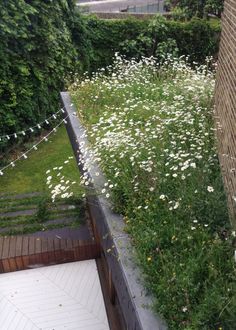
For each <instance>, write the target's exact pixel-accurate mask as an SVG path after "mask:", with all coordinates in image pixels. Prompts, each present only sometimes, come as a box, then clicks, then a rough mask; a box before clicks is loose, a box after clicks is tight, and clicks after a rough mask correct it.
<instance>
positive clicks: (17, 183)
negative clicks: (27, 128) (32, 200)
mask: <svg viewBox="0 0 236 330" xmlns="http://www.w3.org/2000/svg"><path fill="white" fill-rule="evenodd" d="M70 156H73V151H72V148H71V145H70V142H69V139H68V136H67V133H66V129H65V128H64V127H60V128H59V129H58V130H57V132H56V133H55V134H53V135H52V136H51V137H50V139H49V141H48V142H42V143H41V144H40V146H39V147H38V150H37V151H32V152H31V153H30V154H29V156H28V158H27V159H25V160H19V161H18V162H16V166H15V167H14V168H8V169H7V170H6V171H5V172H4V175H3V176H0V194H4V195H8V194H10V195H12V194H22V193H29V192H48V190H47V185H46V179H47V176H48V175H47V174H46V171H47V170H49V169H50V170H52V169H53V168H54V167H58V166H62V165H64V167H63V169H62V170H61V171H60V172H61V174H62V175H65V178H66V179H68V180H71V181H76V182H80V174H79V170H78V168H77V165H76V162H75V161H74V159H71V160H70V161H69V163H67V164H64V161H66V159H67V158H68V157H70ZM73 191H74V193H76V194H77V193H80V192H81V190H80V187H79V184H78V185H77V184H76V185H74V187H73Z"/></svg>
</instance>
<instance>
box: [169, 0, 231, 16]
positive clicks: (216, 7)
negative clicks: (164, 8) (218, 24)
mask: <svg viewBox="0 0 236 330" xmlns="http://www.w3.org/2000/svg"><path fill="white" fill-rule="evenodd" d="M168 3H169V4H170V6H171V8H172V9H173V8H180V9H182V10H183V11H184V12H186V15H187V17H188V18H192V17H193V16H197V17H200V18H203V17H204V16H206V15H208V14H213V15H216V16H218V17H220V16H221V13H222V11H223V3H224V0H167V4H168Z"/></svg>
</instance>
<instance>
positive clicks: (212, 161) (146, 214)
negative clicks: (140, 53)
mask: <svg viewBox="0 0 236 330" xmlns="http://www.w3.org/2000/svg"><path fill="white" fill-rule="evenodd" d="M208 64H209V63H208ZM214 84H215V78H214V74H213V73H212V72H210V71H209V69H208V66H201V67H197V68H195V69H193V68H191V67H190V66H189V65H188V64H187V63H186V62H185V61H184V60H173V59H171V58H169V59H167V60H165V62H164V63H162V64H159V63H157V62H156V60H155V59H153V58H149V59H147V58H143V59H142V61H140V62H136V61H135V60H132V61H126V60H124V59H122V58H120V57H119V56H117V57H116V59H115V62H114V66H110V67H108V68H106V69H102V70H101V71H99V72H97V73H94V74H93V75H92V77H91V78H88V77H84V78H83V79H81V80H78V81H76V82H75V83H74V84H73V85H72V86H71V94H72V97H73V102H74V103H75V104H76V106H77V108H78V113H79V116H80V119H81V121H82V122H83V123H84V125H85V126H86V128H87V131H88V137H89V140H90V142H91V144H92V147H93V152H90V159H88V161H87V162H86V163H85V164H83V165H84V169H85V170H86V168H89V166H90V163H91V162H93V161H96V162H98V163H99V164H100V167H101V168H102V170H103V171H104V173H105V175H106V177H107V182H106V183H105V185H104V187H101V191H99V192H98V193H101V194H104V195H105V196H106V197H107V198H111V200H112V202H113V205H114V209H115V210H116V211H117V212H119V213H121V214H122V215H123V216H124V220H125V221H126V225H127V226H126V230H127V231H128V232H129V233H130V235H131V237H132V241H133V244H134V246H135V247H136V252H137V260H138V262H139V263H140V266H141V267H142V269H143V271H144V278H145V279H146V281H145V283H146V286H147V288H148V289H149V290H150V291H151V292H152V294H153V295H154V297H155V303H154V308H155V310H156V312H157V313H158V314H160V315H161V316H162V317H163V318H164V319H165V320H166V321H167V324H168V326H169V329H172V330H178V329H188V330H190V329H191V330H198V329H199V330H208V329H209V330H210V329H224V330H226V329H227V330H232V329H234V328H235V324H236V314H235V310H236V287H235V285H236V281H235V280H236V276H235V275H236V274H235V270H236V269H235V260H234V257H233V256H234V248H233V241H234V240H235V232H234V231H232V230H231V227H230V222H229V218H228V212H227V207H226V198H225V193H224V188H223V184H222V178H221V174H220V167H219V162H218V157H217V152H216V141H215V128H214V124H213V116H214V112H213V105H212V96H213V92H214ZM97 175H99V173H97ZM83 182H84V183H85V185H88V184H89V177H88V176H87V175H86V173H85V175H84V177H83Z"/></svg>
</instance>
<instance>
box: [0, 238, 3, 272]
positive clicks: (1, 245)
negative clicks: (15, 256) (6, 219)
mask: <svg viewBox="0 0 236 330" xmlns="http://www.w3.org/2000/svg"><path fill="white" fill-rule="evenodd" d="M3 242H4V238H3V237H0V273H3V272H4V269H3V264H2V250H3Z"/></svg>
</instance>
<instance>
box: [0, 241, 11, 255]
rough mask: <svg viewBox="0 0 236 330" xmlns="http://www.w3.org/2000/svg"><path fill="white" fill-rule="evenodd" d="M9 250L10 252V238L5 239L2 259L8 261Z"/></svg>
mask: <svg viewBox="0 0 236 330" xmlns="http://www.w3.org/2000/svg"><path fill="white" fill-rule="evenodd" d="M9 250H10V238H9V237H5V238H4V242H3V250H2V259H6V258H8V257H9Z"/></svg>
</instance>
